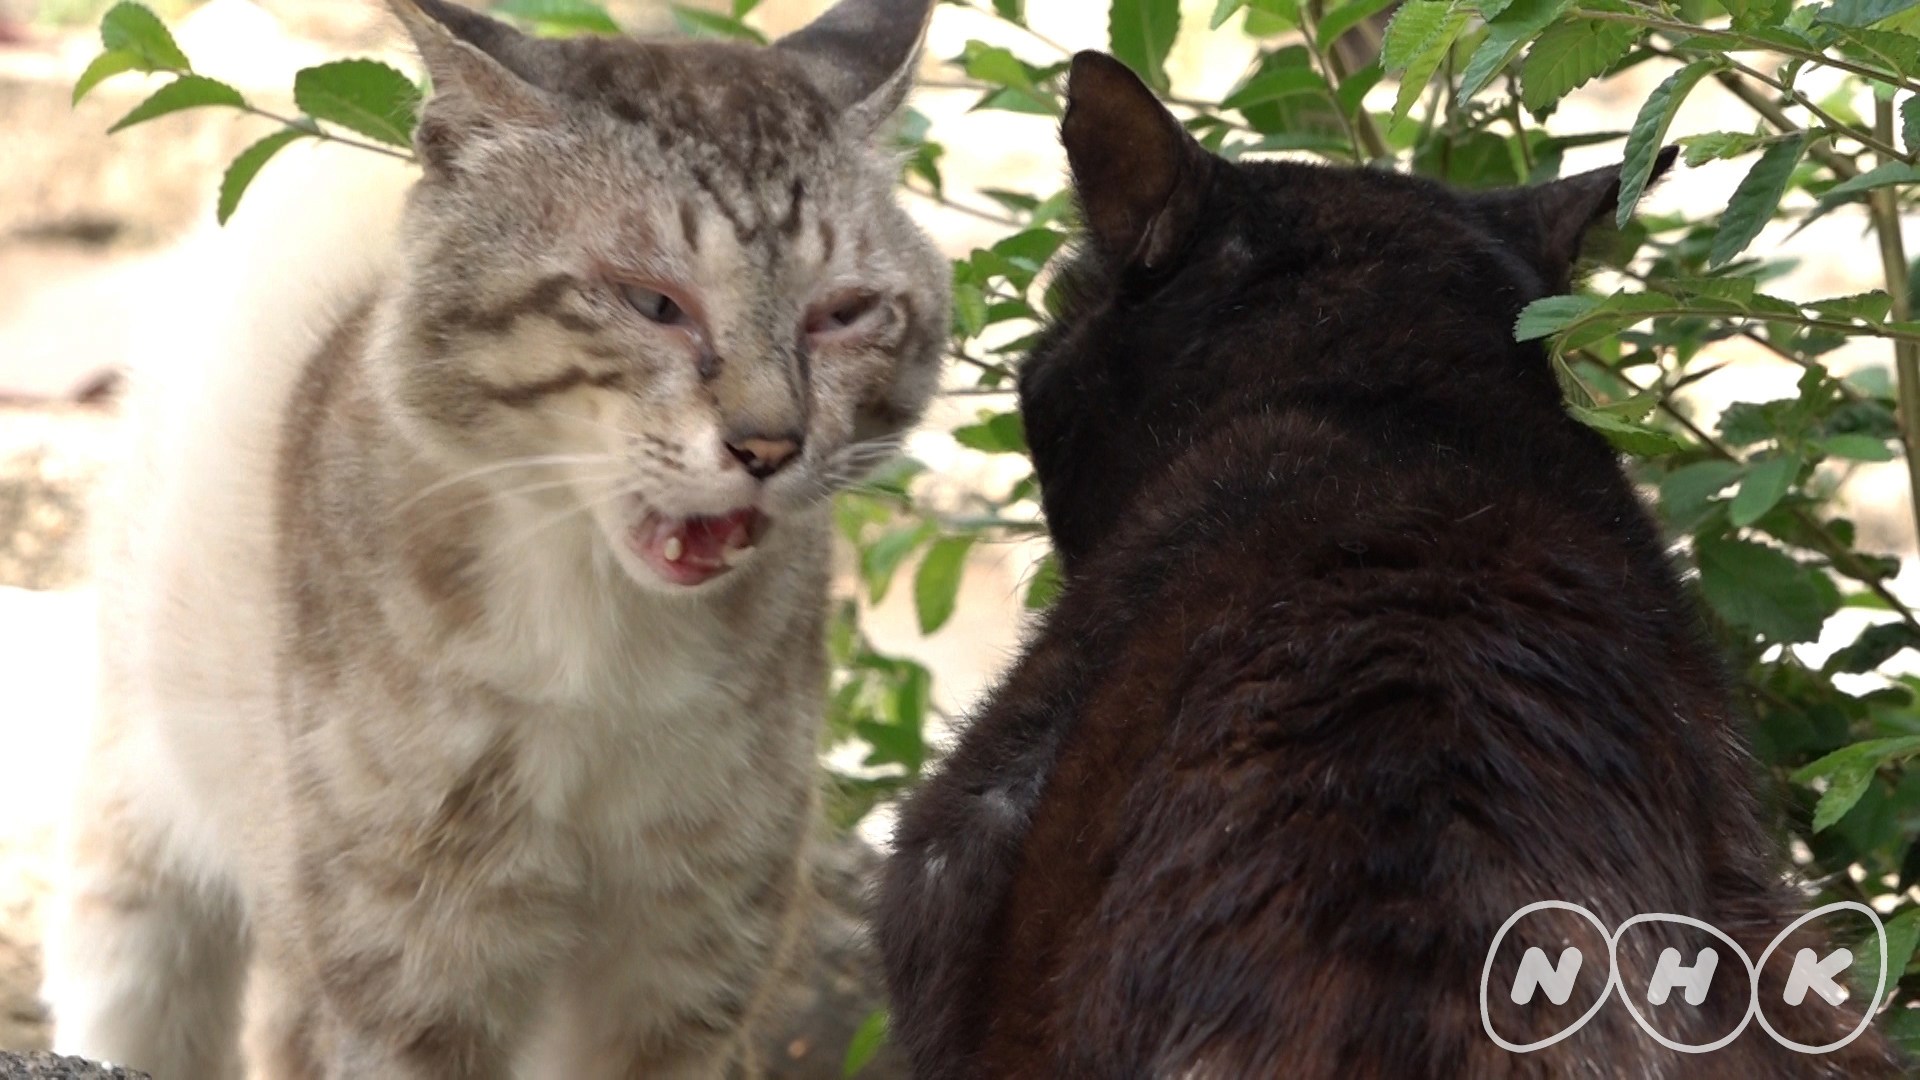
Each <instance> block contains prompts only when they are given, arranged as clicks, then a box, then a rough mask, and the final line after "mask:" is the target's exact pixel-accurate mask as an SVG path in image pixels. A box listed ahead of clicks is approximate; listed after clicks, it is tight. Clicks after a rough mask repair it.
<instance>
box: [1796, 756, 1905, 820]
mask: <svg viewBox="0 0 1920 1080" xmlns="http://www.w3.org/2000/svg"><path fill="white" fill-rule="evenodd" d="M1917 753H1920V735H1901V736H1896V737H1894V738H1889V739H1868V740H1866V741H1865V742H1857V743H1854V744H1853V745H1851V746H1843V747H1841V748H1840V749H1838V750H1835V751H1834V752H1833V753H1831V754H1828V755H1827V756H1825V757H1823V758H1821V759H1819V760H1818V761H1815V762H1813V763H1811V764H1809V765H1805V766H1802V767H1801V768H1800V769H1798V770H1796V771H1795V772H1794V774H1793V782H1794V783H1796V784H1811V783H1813V782H1814V781H1815V780H1820V779H1825V780H1826V781H1827V790H1826V792H1825V794H1823V795H1821V796H1820V803H1819V805H1818V806H1816V807H1815V808H1814V812H1813V831H1814V832H1821V831H1823V830H1825V829H1826V828H1827V826H1829V825H1832V824H1833V823H1834V822H1836V821H1839V820H1840V819H1841V818H1843V817H1845V816H1847V811H1849V810H1851V809H1853V807H1854V804H1856V803H1858V802H1859V801H1860V797H1861V796H1862V795H1865V794H1866V793H1867V785H1868V784H1869V783H1871V782H1872V781H1873V774H1874V772H1875V771H1876V770H1877V769H1879V768H1880V766H1882V765H1884V764H1886V763H1887V762H1889V761H1893V760H1895V759H1904V758H1910V757H1912V756H1913V755H1915V754H1917Z"/></svg>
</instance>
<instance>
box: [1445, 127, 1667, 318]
mask: <svg viewBox="0 0 1920 1080" xmlns="http://www.w3.org/2000/svg"><path fill="white" fill-rule="evenodd" d="M1678 154H1679V148H1678V147H1674V146H1669V147H1667V148H1665V149H1663V150H1661V151H1660V153H1659V154H1658V155H1657V156H1655V158H1654V159H1653V171H1652V173H1651V174H1650V175H1649V176H1648V177H1647V187H1649V188H1650V187H1652V186H1653V185H1654V183H1655V182H1657V181H1658V180H1659V179H1660V178H1661V177H1662V176H1663V175H1665V174H1666V172H1667V170H1668V169H1670V168H1672V167H1673V161H1674V158H1675V157H1676V156H1677V155H1678ZM1479 205H1480V206H1481V208H1482V210H1483V212H1485V213H1486V215H1487V219H1488V222H1489V224H1491V225H1492V226H1493V227H1494V230H1495V231H1496V232H1497V233H1499V234H1500V235H1501V236H1502V237H1504V238H1505V239H1506V240H1507V242H1508V243H1511V244H1514V245H1515V246H1517V247H1518V248H1519V249H1520V250H1521V252H1522V253H1523V254H1525V255H1526V256H1528V257H1529V258H1530V259H1531V260H1532V261H1533V263H1534V265H1535V266H1536V267H1537V268H1538V269H1539V270H1540V272H1541V274H1542V275H1543V276H1545V277H1546V279H1547V281H1548V283H1549V284H1551V285H1554V286H1556V287H1559V288H1565V287H1566V286H1567V284H1568V283H1569V281H1570V280H1571V278H1572V276H1573V265H1574V263H1575V261H1577V260H1578V259H1579V258H1580V246H1581V243H1582V242H1583V241H1584V240H1585V239H1586V236H1587V231H1588V230H1590V229H1592V228H1593V227H1594V226H1595V225H1597V224H1599V223H1600V222H1602V221H1604V220H1606V219H1608V218H1611V217H1612V216H1613V215H1614V211H1615V210H1617V209H1618V208H1619V206H1620V169H1619V168H1618V167H1614V168H1608V169H1595V170H1594V171H1592V172H1585V173H1580V174H1579V175H1577V176H1569V177H1567V178H1566V179H1564V180H1555V181H1553V182H1552V183H1547V184H1537V185H1535V186H1533V187H1526V188H1515V189H1512V190H1509V191H1502V192H1496V193H1494V194H1492V195H1486V196H1481V197H1480V199H1479Z"/></svg>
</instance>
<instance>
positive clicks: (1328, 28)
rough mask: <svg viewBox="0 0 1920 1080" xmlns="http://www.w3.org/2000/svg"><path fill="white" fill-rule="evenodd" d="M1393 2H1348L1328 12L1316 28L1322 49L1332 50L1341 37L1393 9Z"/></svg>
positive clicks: (1384, 0)
mask: <svg viewBox="0 0 1920 1080" xmlns="http://www.w3.org/2000/svg"><path fill="white" fill-rule="evenodd" d="M1393 2H1394V0H1347V2H1346V3H1344V4H1341V5H1340V6H1339V7H1337V8H1334V9H1333V10H1332V11H1329V12H1327V14H1326V17H1324V18H1322V19H1321V20H1320V25H1319V26H1318V27H1315V30H1316V32H1317V37H1318V39H1319V41H1320V47H1321V48H1323V49H1331V48H1332V47H1333V43H1334V42H1336V41H1338V40H1340V35H1342V34H1344V33H1346V32H1347V31H1349V30H1351V29H1353V28H1354V27H1356V26H1358V25H1360V24H1361V23H1363V22H1365V21H1366V20H1368V19H1371V18H1372V17H1374V16H1375V15H1378V14H1379V13H1381V12H1382V11H1385V10H1386V9H1387V8H1389V7H1392V6H1393Z"/></svg>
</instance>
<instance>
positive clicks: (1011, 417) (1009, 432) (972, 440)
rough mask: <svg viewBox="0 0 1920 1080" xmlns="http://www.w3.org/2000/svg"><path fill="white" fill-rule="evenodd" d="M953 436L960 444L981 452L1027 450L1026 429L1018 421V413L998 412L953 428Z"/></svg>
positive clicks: (1020, 452)
mask: <svg viewBox="0 0 1920 1080" xmlns="http://www.w3.org/2000/svg"><path fill="white" fill-rule="evenodd" d="M953 437H954V439H955V441H957V442H959V444H960V445H961V446H964V447H966V448H967V449H969V450H979V451H981V452H983V453H988V454H1024V453H1026V452H1027V434H1026V429H1025V428H1024V427H1022V425H1021V423H1020V414H1019V413H1011V412H1009V413H1000V414H998V415H996V416H991V417H988V418H987V419H986V420H983V421H981V422H980V423H978V424H968V425H967V426H965V427H961V428H955V429H954V431H953Z"/></svg>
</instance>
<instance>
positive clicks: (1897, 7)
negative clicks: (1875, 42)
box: [1814, 0, 1920, 26]
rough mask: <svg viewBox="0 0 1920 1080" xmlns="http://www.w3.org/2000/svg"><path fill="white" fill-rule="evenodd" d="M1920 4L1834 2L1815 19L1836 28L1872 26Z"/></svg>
mask: <svg viewBox="0 0 1920 1080" xmlns="http://www.w3.org/2000/svg"><path fill="white" fill-rule="evenodd" d="M1915 4H1920V0H1834V2H1833V3H1832V4H1830V5H1828V6H1827V8H1826V9H1825V10H1823V11H1821V12H1820V14H1819V15H1817V16H1815V17H1814V21H1815V22H1823V23H1830V24H1832V25H1834V26H1872V25H1873V24H1874V23H1877V22H1880V21H1882V20H1884V19H1891V18H1893V17H1894V16H1895V15H1898V14H1900V13H1901V12H1903V11H1905V10H1907V9H1908V8H1910V7H1913V6H1914V5H1915Z"/></svg>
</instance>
